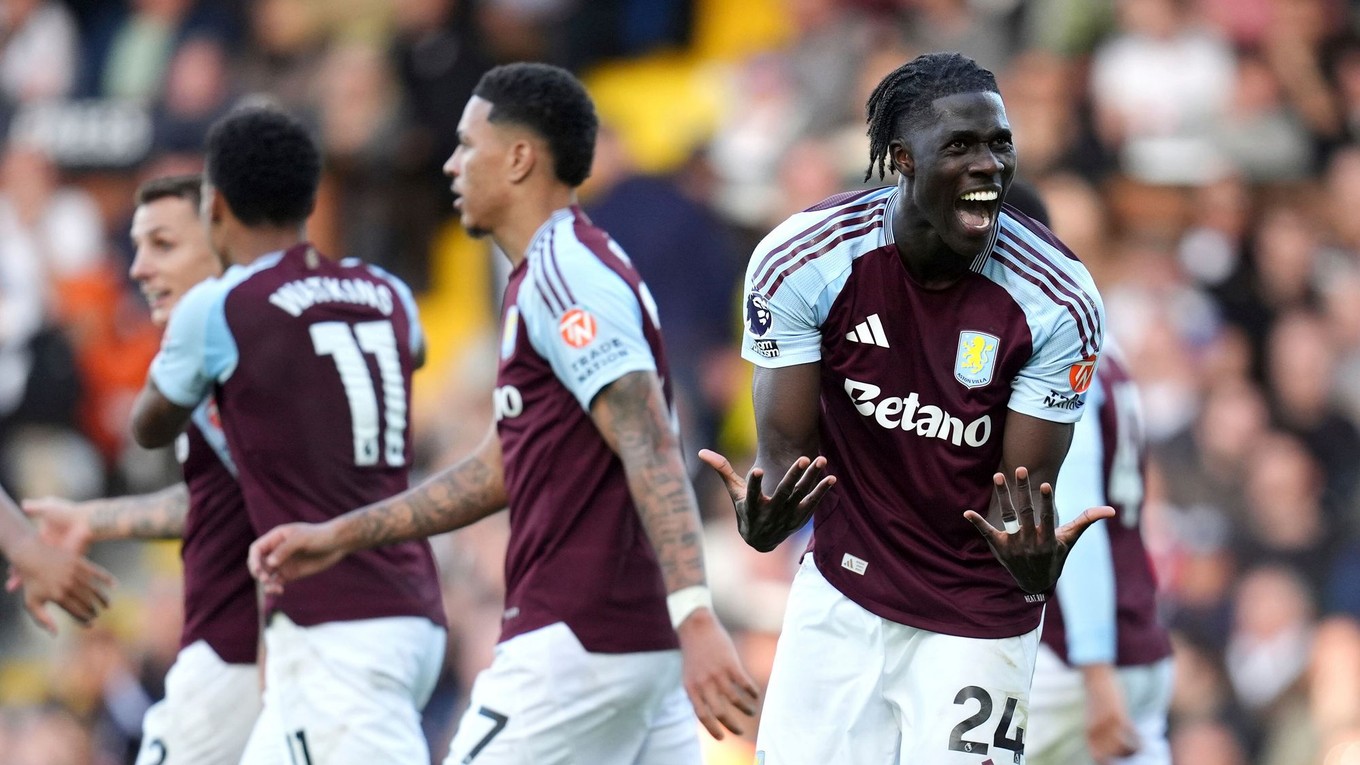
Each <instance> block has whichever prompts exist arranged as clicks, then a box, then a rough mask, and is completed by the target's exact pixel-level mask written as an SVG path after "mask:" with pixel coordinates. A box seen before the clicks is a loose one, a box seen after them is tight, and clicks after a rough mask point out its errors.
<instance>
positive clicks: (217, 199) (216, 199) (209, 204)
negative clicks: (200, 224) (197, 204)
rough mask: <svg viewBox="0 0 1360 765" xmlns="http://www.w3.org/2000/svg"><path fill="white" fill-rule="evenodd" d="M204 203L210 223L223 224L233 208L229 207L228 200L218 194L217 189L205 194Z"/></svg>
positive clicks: (209, 190)
mask: <svg viewBox="0 0 1360 765" xmlns="http://www.w3.org/2000/svg"><path fill="white" fill-rule="evenodd" d="M204 202H205V204H204V207H206V208H207V214H208V222H209V223H221V222H222V221H223V220H224V219H225V218H226V216H227V214H228V213H230V212H231V208H229V207H227V200H226V198H224V197H223V196H222V195H221V194H218V193H217V190H216V189H208V190H207V191H206V192H205V196H204Z"/></svg>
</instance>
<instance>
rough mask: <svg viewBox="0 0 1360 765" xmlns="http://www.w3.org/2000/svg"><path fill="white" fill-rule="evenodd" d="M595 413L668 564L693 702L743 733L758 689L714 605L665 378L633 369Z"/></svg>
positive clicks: (719, 725) (665, 570) (702, 716)
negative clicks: (719, 621) (663, 379)
mask: <svg viewBox="0 0 1360 765" xmlns="http://www.w3.org/2000/svg"><path fill="white" fill-rule="evenodd" d="M590 416H591V418H592V419H594V421H595V426H596V427H597V428H599V430H600V434H601V435H603V436H604V439H605V441H606V442H608V444H609V448H611V449H613V450H614V453H615V454H617V455H619V460H620V461H622V462H623V469H624V472H625V473H627V475H628V490H629V493H630V494H631V495H632V497H633V504H634V505H636V506H637V511H638V514H639V515H640V516H641V518H642V526H643V528H644V529H646V532H647V538H648V539H650V540H651V543H652V548H653V549H654V550H655V551H656V558H657V561H658V562H659V563H660V564H661V575H662V578H663V579H664V581H665V584H666V592H668V593H670V597H669V598H667V606H668V607H669V610H670V614H671V623H672V624H673V625H674V626H675V627H676V633H677V635H678V636H679V638H680V650H681V654H682V655H683V657H684V682H685V690H686V692H688V693H689V697H690V701H691V702H692V703H693V705H694V710H695V712H696V713H697V714H698V715H699V720H700V721H701V722H703V724H704V727H706V728H708V730H709V732H710V733H712V734H713V735H714V737H716V738H722V737H723V728H727V729H728V730H731V731H732V732H733V733H737V734H740V733H741V732H742V727H743V723H744V720H743V717H742V714H743V713H744V714H745V715H751V714H753V713H754V711H755V700H756V696H757V695H758V691H757V689H756V686H755V683H754V682H753V681H752V680H751V678H750V676H749V675H747V674H746V671H745V670H744V669H742V666H741V662H740V661H739V660H738V659H737V654H736V650H735V649H734V648H733V647H732V639H731V638H730V637H728V635H727V631H726V630H724V629H723V627H722V625H721V624H719V623H718V620H717V619H716V618H715V617H714V615H713V610H712V607H711V606H710V605H709V600H708V588H707V587H706V586H705V581H704V550H703V538H702V534H701V527H700V525H699V505H698V502H697V501H696V500H695V497H694V489H693V487H691V486H690V482H689V477H688V476H687V475H686V473H685V463H684V460H683V459H682V458H681V456H680V437H679V434H677V433H676V432H675V426H674V425H673V424H672V423H671V418H670V413H669V407H667V406H666V399H665V396H664V394H663V393H662V391H661V382H660V381H659V380H658V379H657V377H656V374H655V373H654V372H650V371H647V372H629V373H628V374H625V375H624V376H622V377H620V378H619V379H617V380H615V381H614V382H612V383H610V384H609V385H607V386H605V388H604V389H603V390H601V391H600V392H599V393H598V394H597V395H596V396H595V399H594V401H592V402H591V405H590Z"/></svg>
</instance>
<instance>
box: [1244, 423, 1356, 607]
mask: <svg viewBox="0 0 1360 765" xmlns="http://www.w3.org/2000/svg"><path fill="white" fill-rule="evenodd" d="M1323 486H1324V485H1323V482H1322V475H1321V471H1320V470H1319V469H1318V465H1317V463H1316V462H1315V461H1314V460H1313V458H1312V457H1311V456H1310V455H1309V454H1308V452H1307V450H1305V449H1304V448H1303V445H1302V444H1300V443H1299V442H1298V441H1297V440H1296V439H1294V438H1292V437H1290V436H1287V435H1283V434H1270V435H1267V436H1265V437H1262V438H1260V439H1257V440H1256V442H1255V443H1253V444H1252V445H1251V447H1250V457H1249V459H1248V462H1247V469H1246V501H1245V505H1244V507H1243V508H1242V510H1243V512H1242V513H1241V514H1240V516H1238V517H1236V518H1234V530H1235V531H1236V532H1237V535H1236V537H1237V542H1236V549H1237V552H1238V558H1239V559H1240V560H1241V561H1242V562H1243V563H1244V564H1245V563H1247V562H1250V563H1253V564H1266V563H1271V564H1276V565H1279V566H1283V567H1288V568H1289V569H1290V570H1291V571H1292V572H1293V573H1294V574H1295V575H1297V576H1299V577H1301V578H1302V581H1303V585H1304V587H1305V588H1306V589H1305V595H1306V597H1307V598H1308V599H1309V602H1310V603H1316V602H1317V599H1318V594H1319V592H1320V591H1321V587H1322V583H1323V581H1324V580H1325V579H1326V576H1327V562H1328V560H1329V552H1330V549H1329V548H1330V543H1331V542H1332V539H1331V537H1329V536H1328V534H1327V526H1326V521H1327V518H1326V516H1325V515H1324V514H1323V510H1322V502H1321V498H1322V492H1323Z"/></svg>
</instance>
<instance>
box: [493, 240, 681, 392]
mask: <svg viewBox="0 0 1360 765" xmlns="http://www.w3.org/2000/svg"><path fill="white" fill-rule="evenodd" d="M564 260H566V259H565V258H564ZM536 265H540V266H541V264H534V263H531V264H530V268H531V269H532V268H534V267H535V266H536ZM549 271H550V272H551V275H550V274H549V273H548V272H549ZM561 274H570V276H569V278H567V279H562V277H561ZM534 279H535V281H534V282H533V284H532V285H530V289H528V290H521V291H520V295H519V300H518V301H517V302H518V305H519V307H520V313H521V316H522V317H523V320H524V322H525V325H526V329H527V330H528V335H529V340H530V342H531V343H532V344H533V346H534V349H535V350H537V351H538V353H539V355H541V356H542V357H543V358H544V359H546V360H547V361H548V363H549V364H550V365H551V366H552V368H553V372H554V373H555V374H556V375H557V378H558V379H559V380H561V381H562V384H563V385H564V386H566V388H567V390H569V391H571V393H572V395H573V396H575V397H576V400H577V401H578V402H580V404H581V408H582V409H585V410H586V411H589V410H590V404H591V402H592V401H593V400H594V399H595V395H596V394H597V393H599V392H600V391H601V390H602V389H603V388H604V387H605V386H606V385H608V384H610V383H612V382H614V381H615V380H617V379H619V378H620V377H623V376H624V375H626V374H628V373H629V372H638V371H651V372H655V371H656V359H655V358H654V357H653V356H652V347H651V345H650V344H649V343H648V342H647V337H646V336H645V335H644V334H643V324H642V323H643V321H649V320H650V321H655V318H654V316H652V315H651V312H650V311H649V312H648V315H647V316H645V317H644V314H643V307H642V305H641V304H640V303H639V301H638V298H637V296H636V295H635V294H634V293H633V289H632V287H630V286H629V285H628V283H627V282H625V281H624V280H623V277H621V276H619V275H618V274H616V273H614V272H613V271H611V270H609V269H608V268H606V267H605V266H604V265H603V264H602V263H600V262H599V261H598V260H596V259H595V258H594V257H593V256H591V257H588V258H586V257H577V258H572V259H571V260H570V262H569V263H563V268H562V269H561V270H560V272H559V270H558V269H556V268H552V267H550V268H548V269H545V270H539V271H537V273H535V274H534ZM544 280H553V281H552V282H551V283H550V284H551V286H549V287H548V289H547V290H546V294H545V290H544V287H543V281H544ZM566 294H570V295H571V298H572V300H571V302H570V303H569V304H568V302H566V301H563V302H562V303H557V302H556V297H555V296H557V297H560V296H563V295H566Z"/></svg>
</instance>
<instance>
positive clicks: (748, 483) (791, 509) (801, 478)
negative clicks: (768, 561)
mask: <svg viewBox="0 0 1360 765" xmlns="http://www.w3.org/2000/svg"><path fill="white" fill-rule="evenodd" d="M699 459H701V460H703V461H704V464H706V465H708V466H709V467H711V468H713V469H714V470H716V471H718V475H719V476H721V477H722V479H723V483H725V484H727V493H728V494H729V495H731V497H732V504H733V505H734V506H735V507H736V509H737V530H738V531H740V532H741V538H742V539H745V540H746V543H747V544H749V545H751V546H752V547H754V548H756V549H757V550H759V551H761V552H769V551H770V550H773V549H774V548H776V547H778V546H779V543H780V542H783V541H784V540H785V539H788V538H789V535H790V534H792V533H793V532H795V531H797V530H798V529H801V528H802V527H803V525H804V524H805V523H807V519H808V518H810V517H812V513H813V511H814V510H816V509H817V505H818V503H820V502H821V501H822V497H823V496H825V495H826V492H827V491H828V490H829V489H830V488H831V487H832V486H835V485H836V477H835V476H832V475H828V476H823V473H825V472H826V458H825V457H818V458H816V459H808V458H807V457H799V458H798V459H796V460H794V462H793V465H792V466H791V467H790V468H789V469H788V471H787V472H786V473H785V474H784V478H783V480H781V481H780V482H779V485H778V486H776V487H775V489H774V494H771V495H768V496H767V495H765V494H762V493H761V491H760V485H761V482H762V481H763V480H764V478H765V472H764V471H763V470H761V469H760V468H752V469H751V472H750V473H748V474H747V476H746V478H744V479H743V478H742V477H741V476H739V475H737V471H736V470H734V469H733V468H732V463H731V462H728V461H727V458H726V457H724V456H722V455H721V454H718V453H717V452H715V451H713V450H711V449H701V450H700V451H699Z"/></svg>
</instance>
